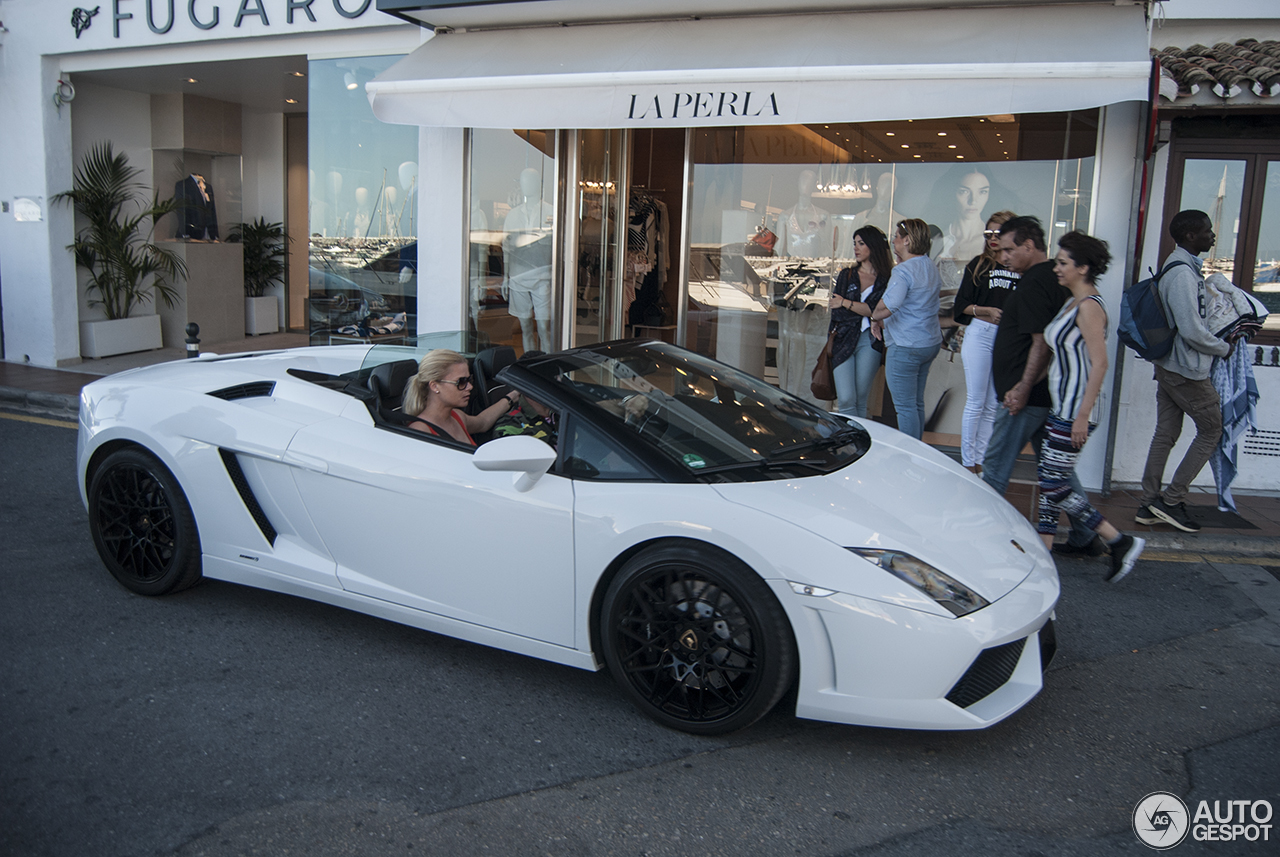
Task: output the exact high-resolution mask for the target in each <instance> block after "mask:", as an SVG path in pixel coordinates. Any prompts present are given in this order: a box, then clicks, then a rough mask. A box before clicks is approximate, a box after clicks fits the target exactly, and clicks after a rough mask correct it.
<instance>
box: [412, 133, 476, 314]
mask: <svg viewBox="0 0 1280 857" xmlns="http://www.w3.org/2000/svg"><path fill="white" fill-rule="evenodd" d="M418 165H419V166H418V332H419V333H433V332H437V331H451V330H463V329H464V327H463V325H464V313H465V312H466V273H467V271H466V265H467V236H466V235H464V234H463V229H464V217H465V214H466V208H465V206H466V200H465V199H464V198H463V188H464V182H463V170H464V169H465V167H466V164H465V163H464V158H463V131H462V129H461V128H427V127H423V128H420V129H419V132H418Z"/></svg>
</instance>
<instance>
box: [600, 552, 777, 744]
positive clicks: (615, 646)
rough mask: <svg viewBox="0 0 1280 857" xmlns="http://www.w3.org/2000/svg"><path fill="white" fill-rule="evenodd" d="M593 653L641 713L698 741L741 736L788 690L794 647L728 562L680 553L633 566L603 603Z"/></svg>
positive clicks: (771, 605)
mask: <svg viewBox="0 0 1280 857" xmlns="http://www.w3.org/2000/svg"><path fill="white" fill-rule="evenodd" d="M600 628H601V648H602V650H603V654H604V658H605V662H606V663H607V664H608V665H609V669H610V671H611V672H612V673H613V675H614V677H615V678H616V679H617V680H618V682H619V684H621V685H622V687H623V689H624V690H625V691H626V693H627V695H628V696H629V697H630V698H631V700H632V702H634V703H635V704H636V705H637V706H638V707H639V708H640V710H641V711H643V712H645V713H646V714H648V715H649V716H650V717H652V718H654V719H655V720H657V721H658V722H659V723H662V724H664V725H666V726H670V727H672V728H674V729H680V730H683V731H685V732H692V733H695V734H699V735H719V734H722V733H726V732H732V731H735V730H737V729H742V728H744V727H746V726H749V725H751V724H752V723H754V722H756V721H757V720H759V719H760V718H761V717H763V716H764V715H765V714H766V713H768V711H769V710H770V709H771V708H773V706H774V705H775V704H776V703H777V701H778V699H779V698H781V697H782V695H783V694H784V693H785V692H786V691H787V689H788V688H789V687H790V686H791V682H792V681H793V680H794V677H795V672H796V667H795V662H796V650H795V640H794V638H793V636H792V633H791V626H790V624H789V623H788V622H787V618H786V615H785V614H784V613H783V611H782V606H781V605H780V604H778V600H777V599H776V598H775V597H774V595H773V593H772V592H771V591H770V590H769V587H768V586H767V585H766V584H765V583H764V581H763V580H761V579H760V576H759V575H757V574H756V573H755V572H753V571H752V570H751V569H750V568H748V567H747V566H746V565H744V564H743V563H742V562H740V561H739V560H737V559H736V558H734V557H732V556H730V555H728V554H725V553H723V552H721V551H718V550H716V549H714V548H711V547H708V546H705V545H697V544H688V543H669V544H665V545H658V546H655V547H653V548H651V549H648V550H645V551H643V552H641V553H640V554H637V555H636V556H634V557H632V558H631V559H630V560H628V562H627V563H626V565H624V566H623V567H622V569H621V570H620V571H619V572H618V575H617V577H615V578H614V579H613V582H612V583H611V584H610V585H609V588H608V590H607V592H606V593H605V597H604V601H603V604H602V609H601V622H600Z"/></svg>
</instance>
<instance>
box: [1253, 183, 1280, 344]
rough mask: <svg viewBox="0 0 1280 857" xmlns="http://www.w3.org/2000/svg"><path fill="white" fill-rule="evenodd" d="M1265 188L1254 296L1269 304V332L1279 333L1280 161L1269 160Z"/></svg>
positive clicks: (1260, 220) (1267, 324)
mask: <svg viewBox="0 0 1280 857" xmlns="http://www.w3.org/2000/svg"><path fill="white" fill-rule="evenodd" d="M1265 168H1266V171H1267V178H1266V184H1265V185H1264V186H1263V196H1262V217H1261V218H1260V219H1259V220H1258V249H1257V251H1256V254H1255V255H1256V257H1257V258H1256V260H1255V262H1254V266H1253V293H1254V294H1255V295H1256V296H1257V297H1258V300H1260V301H1262V302H1263V303H1264V304H1266V305H1267V308H1268V309H1269V310H1271V315H1269V316H1268V317H1267V322H1266V327H1267V329H1268V330H1280V161H1268V162H1267V163H1266V164H1265Z"/></svg>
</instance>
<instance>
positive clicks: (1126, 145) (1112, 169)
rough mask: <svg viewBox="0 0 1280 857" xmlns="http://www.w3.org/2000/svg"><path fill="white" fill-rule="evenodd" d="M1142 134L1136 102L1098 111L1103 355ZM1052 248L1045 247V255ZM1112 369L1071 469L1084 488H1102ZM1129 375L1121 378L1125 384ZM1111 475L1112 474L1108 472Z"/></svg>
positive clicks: (1096, 211)
mask: <svg viewBox="0 0 1280 857" xmlns="http://www.w3.org/2000/svg"><path fill="white" fill-rule="evenodd" d="M1141 134H1142V105H1141V104H1140V103H1139V102H1136V101H1126V102H1124V103H1122V104H1112V105H1111V106H1109V107H1104V108H1103V109H1102V120H1101V122H1100V123H1099V125H1098V149H1097V160H1096V162H1095V165H1094V171H1093V211H1092V213H1091V215H1090V223H1089V234H1090V235H1093V236H1094V237H1095V238H1101V239H1102V240H1103V241H1106V242H1107V243H1108V244H1110V245H1111V256H1112V259H1111V266H1110V268H1109V270H1108V271H1107V273H1105V274H1103V275H1102V277H1100V278H1099V279H1098V291H1099V292H1101V293H1102V299H1103V300H1104V301H1105V302H1106V304H1107V353H1108V354H1109V355H1112V354H1114V353H1115V349H1114V343H1115V341H1116V326H1117V324H1118V323H1119V321H1120V295H1121V294H1122V293H1123V291H1124V285H1125V284H1124V269H1125V256H1126V255H1127V254H1128V253H1129V252H1130V251H1129V240H1130V235H1131V233H1132V231H1133V219H1132V218H1133V212H1132V210H1131V204H1132V201H1133V182H1134V176H1135V171H1136V170H1137V169H1138V168H1139V164H1138V142H1139V137H1140V135H1141ZM1057 252H1058V248H1057V247H1050V248H1049V258H1051V259H1052V258H1053V257H1054V255H1055V254H1056V253H1057ZM1112 377H1113V376H1112V373H1111V370H1110V368H1108V371H1107V381H1106V384H1105V385H1104V386H1103V388H1102V394H1101V395H1100V396H1099V409H1098V413H1099V414H1101V415H1102V418H1101V419H1100V420H1099V423H1098V428H1097V430H1096V431H1094V433H1093V436H1092V437H1091V438H1090V439H1089V443H1088V445H1087V446H1086V447H1085V448H1084V452H1083V454H1081V456H1080V460H1079V462H1078V463H1077V465H1076V473H1077V474H1078V475H1079V476H1080V481H1081V482H1083V483H1084V486H1085V488H1087V489H1089V490H1091V491H1096V490H1098V489H1099V488H1101V487H1102V467H1103V463H1104V460H1105V457H1106V448H1107V437H1106V435H1107V415H1108V414H1109V413H1110V410H1111V397H1112V395H1114V394H1115V392H1116V391H1113V390H1112V389H1111V381H1112ZM1128 380H1129V376H1128V375H1126V376H1125V382H1128ZM1113 478H1114V476H1113Z"/></svg>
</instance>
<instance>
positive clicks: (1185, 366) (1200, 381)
mask: <svg viewBox="0 0 1280 857" xmlns="http://www.w3.org/2000/svg"><path fill="white" fill-rule="evenodd" d="M1169 235H1170V236H1172V238H1173V240H1174V241H1175V242H1177V245H1178V246H1177V247H1175V248H1174V250H1173V252H1172V253H1170V254H1169V258H1167V259H1166V260H1165V262H1164V266H1163V267H1162V268H1161V276H1160V280H1159V283H1158V290H1159V296H1160V298H1161V301H1162V302H1163V304H1164V307H1165V312H1166V314H1167V315H1168V319H1169V323H1170V326H1172V327H1174V328H1176V330H1177V332H1176V334H1175V335H1174V339H1173V348H1172V349H1171V350H1170V351H1169V353H1168V354H1167V355H1165V356H1164V357H1160V358H1157V359H1155V360H1153V361H1152V362H1153V363H1154V364H1155V374H1156V431H1155V436H1154V437H1152V439H1151V449H1150V450H1149V451H1148V452H1147V465H1146V467H1145V468H1144V470H1143V472H1142V505H1140V506H1139V507H1138V512H1137V514H1135V515H1134V516H1133V520H1134V521H1135V522H1137V523H1139V524H1171V525H1172V526H1174V527H1177V528H1178V529H1179V530H1182V531H1183V532H1184V533H1194V532H1198V531H1199V529H1200V525H1199V524H1197V523H1196V522H1195V521H1193V520H1191V518H1190V517H1188V515H1187V505H1186V503H1185V502H1184V499H1185V498H1186V496H1187V491H1188V489H1189V488H1190V487H1191V480H1192V479H1194V478H1195V477H1196V474H1197V473H1199V472H1200V471H1201V469H1203V467H1204V465H1205V463H1206V462H1207V461H1208V460H1209V456H1210V455H1212V454H1213V450H1214V448H1215V447H1217V445H1218V441H1219V440H1220V439H1221V438H1222V405H1221V402H1220V401H1219V399H1218V391H1217V390H1215V389H1214V388H1213V383H1212V382H1211V381H1210V380H1209V372H1210V370H1211V369H1212V368H1213V358H1215V357H1226V356H1227V355H1228V354H1230V353H1231V345H1230V343H1228V342H1226V341H1225V340H1222V339H1218V338H1217V337H1216V336H1214V335H1213V333H1212V332H1211V331H1210V330H1209V328H1208V327H1206V326H1205V321H1204V318H1205V286H1204V275H1203V274H1202V272H1201V265H1202V264H1203V263H1202V262H1201V260H1200V254H1201V253H1205V252H1208V250H1209V249H1210V248H1211V247H1213V243H1214V240H1215V236H1214V234H1213V221H1212V220H1211V219H1210V218H1209V215H1207V214H1205V213H1204V212H1203V211H1199V210H1196V209H1188V210H1186V211H1179V212H1178V213H1177V214H1175V215H1174V216H1173V220H1172V221H1171V222H1170V223H1169ZM1184 414H1185V415H1186V416H1189V417H1191V420H1192V422H1194V423H1195V425H1196V437H1195V440H1194V441H1192V443H1191V447H1190V448H1189V449H1188V450H1187V454H1186V455H1185V456H1183V458H1182V463H1181V464H1179V465H1178V469H1177V470H1176V471H1174V474H1173V481H1172V482H1170V483H1169V487H1168V488H1167V489H1165V491H1164V492H1163V493H1161V491H1160V486H1161V484H1162V482H1163V479H1164V469H1165V464H1166V462H1167V461H1168V460H1169V452H1170V450H1172V449H1173V445H1174V444H1175V443H1177V441H1178V436H1179V435H1180V434H1181V433H1182V422H1183V415H1184Z"/></svg>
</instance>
